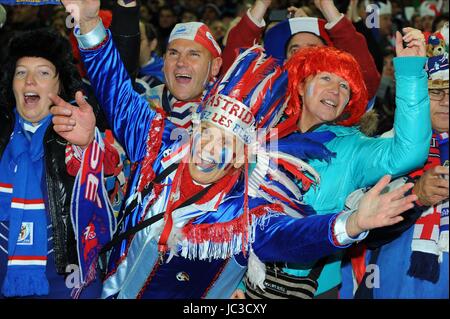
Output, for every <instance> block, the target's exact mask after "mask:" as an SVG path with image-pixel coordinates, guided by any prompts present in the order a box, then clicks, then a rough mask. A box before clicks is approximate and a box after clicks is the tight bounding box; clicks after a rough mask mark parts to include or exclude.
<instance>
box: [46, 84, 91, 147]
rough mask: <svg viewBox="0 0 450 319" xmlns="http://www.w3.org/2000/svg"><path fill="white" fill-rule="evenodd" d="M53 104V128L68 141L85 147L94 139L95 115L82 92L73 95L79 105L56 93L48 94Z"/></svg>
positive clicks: (51, 110)
mask: <svg viewBox="0 0 450 319" xmlns="http://www.w3.org/2000/svg"><path fill="white" fill-rule="evenodd" d="M49 98H50V100H52V102H53V103H54V106H53V107H52V108H51V109H50V112H51V113H52V114H53V119H52V121H53V129H54V130H55V132H56V133H58V134H59V135H60V136H61V137H63V138H64V139H65V140H66V141H68V142H69V143H72V144H75V145H78V146H80V147H82V148H86V147H87V146H88V145H89V144H90V143H91V142H92V141H93V140H94V132H95V115H94V111H93V110H92V107H91V106H90V105H89V103H88V102H86V100H85V99H84V96H83V93H82V92H81V91H78V92H77V93H76V95H75V98H76V101H77V104H78V106H79V107H76V106H73V105H71V104H69V103H67V102H66V101H64V100H63V99H62V98H60V97H59V96H57V95H54V94H51V95H49Z"/></svg>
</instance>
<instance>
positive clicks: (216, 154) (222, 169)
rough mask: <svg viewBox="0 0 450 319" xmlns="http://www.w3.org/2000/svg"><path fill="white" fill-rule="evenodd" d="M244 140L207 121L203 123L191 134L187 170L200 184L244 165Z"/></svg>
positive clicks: (216, 179)
mask: <svg viewBox="0 0 450 319" xmlns="http://www.w3.org/2000/svg"><path fill="white" fill-rule="evenodd" d="M243 150H244V145H243V143H242V142H241V141H240V140H238V139H237V138H236V137H235V136H233V135H231V134H229V133H227V132H225V131H224V130H222V129H220V128H218V127H216V126H215V125H213V124H210V123H202V124H201V125H200V127H198V128H196V129H195V131H194V134H193V136H192V148H191V157H190V161H189V172H190V174H191V176H192V179H193V180H194V181H196V182H197V183H200V184H204V185H206V184H211V183H215V182H217V181H219V180H220V179H221V178H222V177H224V176H226V175H228V174H230V173H231V172H233V171H234V170H236V169H238V168H240V167H241V166H242V165H243V162H244V161H243V153H244V152H243Z"/></svg>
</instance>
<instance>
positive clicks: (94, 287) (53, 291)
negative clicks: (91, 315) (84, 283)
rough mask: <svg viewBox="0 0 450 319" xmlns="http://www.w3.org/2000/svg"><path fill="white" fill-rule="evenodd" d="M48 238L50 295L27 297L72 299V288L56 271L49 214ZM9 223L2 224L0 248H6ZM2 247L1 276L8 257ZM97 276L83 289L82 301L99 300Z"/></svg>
mask: <svg viewBox="0 0 450 319" xmlns="http://www.w3.org/2000/svg"><path fill="white" fill-rule="evenodd" d="M46 225H47V229H48V232H47V236H48V244H47V249H48V255H47V258H48V259H47V268H46V270H45V275H46V276H47V280H48V282H49V293H48V294H47V295H45V296H27V298H33V299H70V298H71V292H72V287H68V286H67V285H66V281H65V276H64V275H60V274H58V273H57V271H56V266H55V265H56V264H55V253H54V252H53V239H52V238H53V235H52V225H51V220H50V215H48V214H47V223H46ZM7 228H8V223H1V224H0V246H1V247H3V248H4V247H6V245H7V241H6V240H5V239H4V238H3V237H6V238H7V236H8V229H7ZM1 247H0V274H4V273H6V268H7V263H8V255H7V254H6V253H5V252H4V251H3V250H2V249H1ZM98 277H99V276H97V278H96V280H95V281H94V282H92V283H91V284H90V285H89V286H88V287H87V288H85V289H83V291H82V293H81V295H80V297H79V298H80V299H95V298H99V297H100V294H101V290H102V282H101V280H100V279H99V278H98ZM1 285H3V276H0V286H1ZM3 298H5V296H3V294H0V299H3Z"/></svg>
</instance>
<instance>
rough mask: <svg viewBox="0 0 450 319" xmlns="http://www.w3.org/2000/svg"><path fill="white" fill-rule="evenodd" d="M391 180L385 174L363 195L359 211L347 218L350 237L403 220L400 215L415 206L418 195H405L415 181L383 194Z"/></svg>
mask: <svg viewBox="0 0 450 319" xmlns="http://www.w3.org/2000/svg"><path fill="white" fill-rule="evenodd" d="M390 180H391V177H390V176H389V175H386V176H384V177H383V178H382V179H380V180H379V181H378V183H377V184H376V185H375V186H374V187H373V188H372V189H371V190H369V191H368V192H367V193H366V194H365V195H364V196H363V197H362V199H361V201H360V203H359V207H358V211H357V212H356V213H354V214H352V215H350V217H349V218H348V220H347V225H346V227H347V234H348V235H349V236H350V237H358V235H359V234H360V233H362V232H364V231H366V230H370V229H374V228H379V227H384V226H390V225H393V224H396V223H399V222H401V221H402V220H403V217H401V216H399V215H400V214H401V213H403V212H405V211H407V210H409V209H411V208H413V207H414V204H413V202H414V201H415V200H417V196H416V195H409V196H407V197H404V194H405V193H406V192H407V191H408V190H409V189H411V188H412V187H413V186H414V184H413V183H407V184H405V185H403V186H402V187H399V188H398V189H396V190H393V191H390V192H389V193H386V194H383V195H381V192H382V190H383V189H384V188H385V187H386V186H387V185H388V184H389V182H390Z"/></svg>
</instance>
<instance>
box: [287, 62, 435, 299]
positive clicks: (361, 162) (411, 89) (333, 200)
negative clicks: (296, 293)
mask: <svg viewBox="0 0 450 319" xmlns="http://www.w3.org/2000/svg"><path fill="white" fill-rule="evenodd" d="M425 62H426V58H422V57H401V58H395V59H394V67H395V77H396V85H397V95H396V105H397V108H396V112H395V123H394V129H395V136H394V137H392V138H371V137H367V136H365V135H364V134H363V133H361V132H360V131H359V130H358V128H356V127H343V126H332V125H325V124H324V125H322V126H320V127H319V128H317V129H316V131H324V130H329V131H332V132H334V133H335V134H336V138H335V139H333V140H331V141H330V142H328V143H327V144H326V146H327V147H328V149H329V150H331V151H333V152H336V157H335V158H333V159H332V160H331V162H330V163H326V162H320V161H317V160H315V161H312V162H310V164H311V166H312V167H314V168H315V169H316V170H317V172H318V173H319V174H320V177H321V184H320V185H319V186H318V187H316V188H315V189H314V188H311V189H310V191H308V192H307V193H306V195H305V197H304V200H305V202H306V203H307V204H309V205H312V206H313V207H314V209H315V210H316V211H317V213H318V214H321V215H322V214H329V213H333V212H339V211H341V210H343V208H344V204H345V200H346V198H347V196H348V195H349V194H350V193H351V192H353V191H354V190H356V189H358V188H363V187H367V186H371V185H374V184H375V183H376V182H377V181H378V180H379V179H380V178H381V177H383V176H384V175H386V174H390V175H393V176H394V177H396V176H400V175H404V174H406V173H408V172H410V171H412V170H413V169H415V168H418V167H421V166H423V163H424V162H425V161H426V159H427V156H428V151H429V141H430V139H431V134H432V132H431V119H430V103H429V97H428V82H427V75H426V72H425V70H424V65H425ZM294 134H296V133H294ZM330 258H331V259H330V262H329V263H328V264H327V265H326V266H325V268H324V269H323V271H322V274H321V276H320V277H319V287H318V290H317V293H316V294H321V293H322V292H325V291H327V290H329V289H331V288H333V287H335V286H337V285H338V284H340V282H341V275H340V266H341V258H340V255H335V256H331V257H330ZM311 266H312V265H292V264H289V265H288V267H289V268H286V269H285V271H286V272H288V273H290V274H293V275H297V276H305V275H307V274H308V273H309V271H310V268H311Z"/></svg>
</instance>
